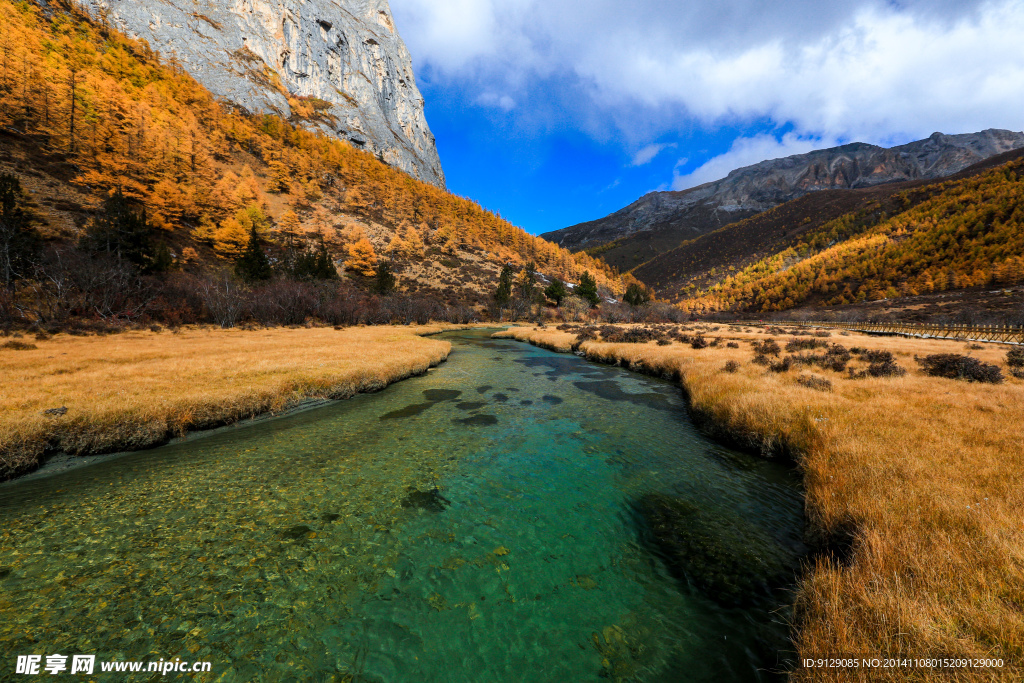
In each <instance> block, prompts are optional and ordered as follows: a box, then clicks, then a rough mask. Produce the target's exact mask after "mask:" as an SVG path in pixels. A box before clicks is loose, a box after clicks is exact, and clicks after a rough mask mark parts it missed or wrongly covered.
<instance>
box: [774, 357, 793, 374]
mask: <svg viewBox="0 0 1024 683" xmlns="http://www.w3.org/2000/svg"><path fill="white" fill-rule="evenodd" d="M792 367H793V357H792V356H786V357H785V358H783V359H782V360H780V361H776V362H774V363H771V364H770V365H769V366H768V369H769V370H771V371H772V372H789V371H790V369H791V368H792Z"/></svg>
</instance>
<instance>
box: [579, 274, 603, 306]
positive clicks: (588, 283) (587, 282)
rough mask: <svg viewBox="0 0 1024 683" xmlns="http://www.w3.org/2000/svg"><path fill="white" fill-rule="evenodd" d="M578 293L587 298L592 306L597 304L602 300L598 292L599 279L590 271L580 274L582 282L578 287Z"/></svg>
mask: <svg viewBox="0 0 1024 683" xmlns="http://www.w3.org/2000/svg"><path fill="white" fill-rule="evenodd" d="M576 295H577V296H579V297H581V298H582V299H585V300H586V301H587V302H588V303H589V304H590V306H591V307H594V306H597V304H598V302H600V301H601V297H600V295H599V294H598V293H597V281H596V280H595V279H594V276H593V275H591V274H590V272H584V273H583V275H580V284H579V286H578V287H576Z"/></svg>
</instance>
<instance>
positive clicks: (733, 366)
mask: <svg viewBox="0 0 1024 683" xmlns="http://www.w3.org/2000/svg"><path fill="white" fill-rule="evenodd" d="M722 369H723V370H725V371H726V372H736V371H737V370H739V369H740V364H739V363H737V362H736V361H734V360H731V361H728V362H727V363H726V364H725V367H724V368H722Z"/></svg>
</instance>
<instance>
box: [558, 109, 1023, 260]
mask: <svg viewBox="0 0 1024 683" xmlns="http://www.w3.org/2000/svg"><path fill="white" fill-rule="evenodd" d="M1022 147H1024V133H1016V132H1011V131H1006V130H991V129H990V130H985V131H982V132H980V133H969V134H964V135H943V134H942V133H935V134H933V135H932V136H931V137H929V138H927V139H925V140H920V141H917V142H912V143H909V144H906V145H901V146H899V147H893V148H891V149H885V148H882V147H877V146H875V145H868V144H864V143H852V144H849V145H843V146H841V147H834V148H831V149H824V150H819V151H815V152H810V153H809V154H800V155H795V156H791V157H786V158H783V159H774V160H770V161H763V162H761V163H759V164H754V165H753V166H747V167H745V168H740V169H737V170H735V171H733V172H731V173H730V174H729V175H728V176H727V177H725V178H723V179H721V180H718V181H715V182H712V183H707V184H705V185H701V186H699V187H695V188H691V189H689V190H683V191H681V192H652V193H650V194H647V195H645V196H644V197H642V198H640V199H639V200H637V201H636V202H634V203H633V204H630V205H629V206H627V207H626V208H624V209H621V210H620V211H617V212H615V213H613V214H611V215H610V216H607V217H605V218H601V219H598V220H596V221H590V222H587V223H580V224H578V225H574V226H571V227H568V228H563V229H562V230H557V231H554V232H549V233H546V234H545V235H543V237H544V238H546V239H548V240H551V241H553V242H556V243H557V244H559V245H561V246H563V247H567V248H569V249H573V250H578V249H592V250H593V251H591V253H600V254H601V256H602V257H603V258H604V259H605V260H606V261H608V263H610V264H611V265H614V266H617V267H619V268H620V269H622V270H628V269H630V268H633V267H635V266H637V265H639V264H640V263H642V262H644V261H647V260H649V259H651V258H653V257H655V256H657V255H658V254H660V253H663V252H665V251H667V250H669V249H672V248H675V247H676V246H677V245H679V243H680V242H682V241H683V240H686V239H692V238H695V237H698V236H700V235H702V234H706V233H708V232H710V231H712V230H716V229H718V228H720V227H723V226H725V225H728V224H730V223H734V222H736V221H739V220H743V219H745V218H749V217H750V216H753V215H755V214H758V213H760V212H762V211H765V210H767V209H770V208H773V207H775V206H778V205H780V204H782V203H784V202H787V201H790V200H793V199H796V198H799V197H801V196H803V195H806V194H808V193H811V192H815V191H819V190H833V189H855V188H863V187H871V186H875V185H881V184H885V183H893V182H900V181H910V180H919V179H936V178H943V177H946V176H948V175H950V174H953V173H956V172H958V171H960V170H963V169H964V168H967V167H968V166H971V165H972V164H975V163H978V162H980V161H983V160H984V159H987V158H989V157H992V156H994V155H996V154H1000V153H1003V152H1007V151H1010V150H1014V149H1019V148H1022ZM595 247H596V249H595Z"/></svg>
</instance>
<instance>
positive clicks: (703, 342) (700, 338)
mask: <svg viewBox="0 0 1024 683" xmlns="http://www.w3.org/2000/svg"><path fill="white" fill-rule="evenodd" d="M690 346H692V347H693V348H695V349H706V348H707V347H708V346H709V344H708V340H707V339H705V338H704V335H703V334H701V333H700V332H698V333H697V334H696V335H694V337H693V338H692V339H690Z"/></svg>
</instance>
